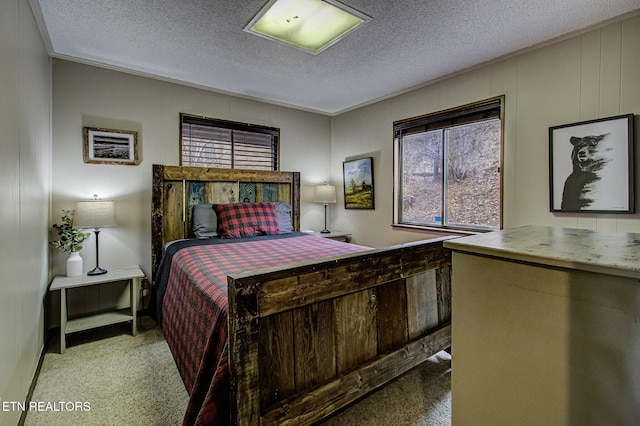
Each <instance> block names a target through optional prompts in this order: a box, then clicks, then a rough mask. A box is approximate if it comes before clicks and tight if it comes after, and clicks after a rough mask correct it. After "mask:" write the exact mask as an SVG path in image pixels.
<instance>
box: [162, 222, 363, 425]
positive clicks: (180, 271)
mask: <svg viewBox="0 0 640 426" xmlns="http://www.w3.org/2000/svg"><path fill="white" fill-rule="evenodd" d="M176 244H184V245H186V246H187V247H185V248H181V249H179V250H177V251H175V249H174V251H175V254H173V257H172V259H171V263H170V264H171V268H170V270H169V272H168V274H167V275H168V278H167V280H166V287H165V289H164V290H163V291H164V297H163V298H162V300H161V306H162V308H161V309H162V311H161V313H162V316H161V324H162V328H163V331H164V334H165V336H166V339H167V343H168V344H169V347H170V349H171V352H172V353H173V357H174V359H175V362H176V365H177V367H178V370H179V371H180V374H181V376H182V380H183V381H184V384H185V386H186V388H187V391H188V392H189V395H190V400H189V405H188V407H187V412H186V414H185V417H184V422H183V424H185V425H212V424H216V425H219V424H227V423H228V422H229V369H228V364H227V333H228V326H227V314H228V305H227V279H226V277H227V275H228V274H232V273H239V272H245V271H248V270H254V269H259V268H266V267H272V266H278V265H286V264H290V263H294V262H299V261H305V260H316V259H321V258H326V257H331V256H337V255H342V254H347V253H354V252H357V251H363V250H368V248H367V247H362V246H357V245H354V244H345V243H340V242H337V241H333V240H330V239H328V238H318V237H314V236H310V235H306V234H300V233H294V234H284V235H281V236H278V237H257V238H251V239H248V238H242V239H237V240H225V243H224V244H220V240H216V239H214V240H212V244H211V245H209V244H207V245H202V240H200V241H199V243H198V244H197V245H193V246H189V243H176ZM165 260H166V259H165ZM165 260H163V261H165ZM156 284H157V283H156ZM161 285H164V284H161Z"/></svg>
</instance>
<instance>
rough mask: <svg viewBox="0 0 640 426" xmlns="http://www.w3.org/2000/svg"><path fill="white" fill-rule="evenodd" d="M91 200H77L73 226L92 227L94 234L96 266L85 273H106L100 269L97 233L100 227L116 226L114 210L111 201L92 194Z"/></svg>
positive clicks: (78, 227)
mask: <svg viewBox="0 0 640 426" xmlns="http://www.w3.org/2000/svg"><path fill="white" fill-rule="evenodd" d="M93 198H94V199H93V200H92V201H78V202H77V203H76V208H75V210H74V212H73V225H72V226H73V227H74V228H76V229H88V228H93V232H95V234H96V267H95V268H94V269H93V270H91V271H89V272H87V275H102V274H106V273H107V270H106V269H102V268H101V267H100V263H99V255H98V235H99V234H100V228H106V227H109V226H116V225H117V223H116V212H115V206H114V203H113V201H103V200H98V196H97V195H94V196H93Z"/></svg>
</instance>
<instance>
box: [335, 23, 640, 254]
mask: <svg viewBox="0 0 640 426" xmlns="http://www.w3.org/2000/svg"><path fill="white" fill-rule="evenodd" d="M638 46H640V17H638V16H637V15H636V16H635V17H632V18H629V19H626V20H624V21H622V22H619V23H615V24H612V25H608V26H606V27H603V28H601V29H597V30H594V31H590V32H588V33H586V34H583V35H580V36H576V37H573V38H571V39H567V40H564V41H561V42H558V43H554V44H552V45H549V46H547V47H543V48H540V49H536V50H533V51H531V52H529V53H524V54H521V55H519V56H516V57H513V58H510V59H506V60H503V61H500V62H497V63H495V64H492V65H487V66H484V67H481V68H479V69H477V70H473V71H469V72H466V73H463V74H461V75H459V76H456V77H452V78H449V79H446V80H443V81H441V82H437V83H434V84H431V85H428V86H426V87H424V88H421V89H418V90H414V91H411V92H409V93H406V94H403V95H400V96H396V97H394V98H391V99H388V100H385V101H381V102H378V103H376V104H373V105H371V106H367V107H363V108H360V109H358V110H355V111H351V112H348V113H345V114H342V115H340V116H338V117H335V118H334V119H333V130H332V136H331V140H332V144H331V167H332V169H331V170H332V173H331V175H332V180H333V181H334V182H342V162H343V161H344V160H345V159H349V158H354V157H364V156H371V155H372V156H373V157H374V181H375V191H376V194H375V197H376V200H375V205H376V208H375V210H371V211H355V210H345V209H344V208H343V205H344V203H343V202H342V201H341V200H342V195H341V194H339V195H338V200H339V202H338V204H337V205H334V206H332V207H333V212H334V221H333V227H334V228H339V229H345V230H347V229H349V230H352V231H353V232H354V240H355V241H357V242H358V243H362V244H366V245H372V246H383V245H387V244H391V243H397V242H403V241H409V240H417V239H422V238H425V237H427V236H428V235H424V234H419V233H415V232H409V231H400V230H392V229H391V220H392V196H393V194H392V183H393V182H392V179H393V145H392V138H393V134H392V129H393V121H394V120H400V119H404V118H409V117H415V116H419V115H423V114H427V113H431V112H435V111H439V110H443V109H447V108H452V107H456V106H459V105H464V104H467V103H470V102H474V101H478V100H482V99H486V98H490V97H493V96H497V95H502V94H504V95H505V96H506V101H505V102H506V109H505V111H506V114H505V133H504V201H503V208H504V213H503V220H504V226H505V227H507V228H510V227H516V226H520V225H526V224H537V225H554V226H564V227H575V228H586V229H607V230H618V231H630V232H640V220H638V219H639V218H640V215H639V214H634V215H622V214H620V215H615V214H611V215H603V214H599V215H595V214H566V213H565V214H554V213H550V212H549V201H548V200H549V184H548V174H549V172H548V161H549V157H548V143H549V141H548V131H549V127H551V126H556V125H561V124H568V123H574V122H579V121H585V120H591V119H595V118H602V117H609V116H615V115H619V114H627V113H634V114H640V84H638V76H639V75H640V48H638ZM635 128H636V132H635V139H636V140H640V137H639V136H638V135H639V134H640V120H639V119H638V117H636V120H635ZM636 145H637V144H636ZM638 151H640V148H638V147H637V146H636V158H638V157H639V156H640V155H639V154H640V152H638ZM639 174H640V173H638V172H637V173H636V175H639ZM639 182H640V179H639V178H638V176H636V192H637V189H638V188H640V184H639ZM636 198H637V197H636ZM638 210H640V209H638Z"/></svg>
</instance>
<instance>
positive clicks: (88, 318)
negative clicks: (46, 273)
mask: <svg viewBox="0 0 640 426" xmlns="http://www.w3.org/2000/svg"><path fill="white" fill-rule="evenodd" d="M144 276H145V275H144V272H142V270H141V269H140V267H138V266H128V267H126V268H119V269H111V270H109V271H108V272H107V273H106V274H103V275H93V276H91V275H86V274H84V275H80V276H79V277H55V278H54V279H53V282H52V283H51V287H50V288H49V291H54V290H60V353H61V354H63V353H64V350H65V349H66V335H67V334H69V333H74V332H76V331H82V330H88V329H91V328H96V327H102V326H103V325H111V324H117V323H119V322H125V321H131V334H133V335H134V336H135V335H136V333H137V331H138V325H137V315H136V307H137V305H138V289H139V288H140V281H141V280H142V278H144ZM117 281H129V298H130V307H129V308H125V309H117V310H114V311H111V312H101V313H99V314H93V315H85V316H83V317H79V318H74V319H71V320H67V289H68V288H74V287H85V286H90V285H96V284H107V283H114V282H117Z"/></svg>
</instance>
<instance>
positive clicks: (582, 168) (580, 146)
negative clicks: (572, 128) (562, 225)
mask: <svg viewBox="0 0 640 426" xmlns="http://www.w3.org/2000/svg"><path fill="white" fill-rule="evenodd" d="M608 135H609V133H605V134H603V135H598V136H585V137H575V136H572V137H571V138H570V140H569V141H570V142H571V145H573V149H572V151H571V163H572V165H573V171H572V172H571V174H570V175H569V176H568V177H567V179H566V181H565V183H564V190H563V192H562V205H561V208H562V210H568V211H576V210H582V209H584V208H586V207H589V206H590V205H591V204H592V203H593V201H594V199H593V197H594V195H595V194H594V192H595V191H594V184H595V183H596V182H597V181H599V180H600V179H601V178H602V176H601V171H602V169H603V168H604V167H605V166H606V165H607V163H608V162H609V160H608V159H607V158H605V157H604V156H603V155H601V154H602V153H600V151H599V149H598V145H599V144H600V142H602V140H603V139H605V138H606V137H607V136H608Z"/></svg>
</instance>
